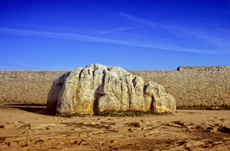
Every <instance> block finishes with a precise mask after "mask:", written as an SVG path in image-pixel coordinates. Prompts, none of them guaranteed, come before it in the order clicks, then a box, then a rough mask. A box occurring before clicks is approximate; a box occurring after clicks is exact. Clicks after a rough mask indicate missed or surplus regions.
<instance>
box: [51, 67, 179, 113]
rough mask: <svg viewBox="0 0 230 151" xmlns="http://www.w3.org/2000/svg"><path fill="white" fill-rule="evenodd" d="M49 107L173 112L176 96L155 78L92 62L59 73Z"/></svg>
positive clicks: (82, 110) (75, 110) (58, 109)
mask: <svg viewBox="0 0 230 151" xmlns="http://www.w3.org/2000/svg"><path fill="white" fill-rule="evenodd" d="M47 108H48V109H56V112H57V113H59V114H74V113H81V114H97V113H99V112H102V111H105V110H116V111H121V110H122V111H127V110H134V111H148V110H150V109H151V110H154V111H156V112H172V113H174V112H175V110H176V101H175V98H174V97H173V96H172V95H170V94H168V93H166V92H165V88H164V87H163V86H161V85H159V84H157V83H155V82H152V81H150V82H148V83H147V84H146V85H145V82H144V80H143V79H142V77H139V76H136V75H132V74H130V73H129V72H127V71H125V70H124V69H122V68H120V67H115V66H104V65H101V64H91V65H88V66H86V67H85V68H82V67H78V68H76V69H74V70H73V71H71V72H70V73H66V74H64V75H61V76H59V77H58V78H56V79H55V80H54V82H53V86H52V87H51V90H50V92H49V94H48V100H47Z"/></svg>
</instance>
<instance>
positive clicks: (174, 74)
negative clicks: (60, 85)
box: [0, 66, 230, 105]
mask: <svg viewBox="0 0 230 151" xmlns="http://www.w3.org/2000/svg"><path fill="white" fill-rule="evenodd" d="M66 72H68V71H0V102H9V103H13V102H18V103H40V104H45V103H46V99H47V95H48V92H49V90H50V88H51V86H52V81H53V80H54V79H55V78H56V77H57V76H58V75H60V74H63V73H66ZM129 72H130V73H132V74H135V75H138V76H141V77H143V79H144V80H145V81H146V82H148V81H155V82H156V83H159V84H161V85H163V86H164V87H165V88H166V91H167V92H169V93H170V94H172V95H173V96H174V97H175V98H176V100H177V105H202V104H206V105H213V104H216V105H222V104H230V66H210V67H178V69H177V70H129Z"/></svg>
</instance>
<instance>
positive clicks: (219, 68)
mask: <svg viewBox="0 0 230 151" xmlns="http://www.w3.org/2000/svg"><path fill="white" fill-rule="evenodd" d="M177 70H178V71H184V70H185V71H186V70H192V71H229V70H230V66H227V65H226V66H180V67H178V68H177Z"/></svg>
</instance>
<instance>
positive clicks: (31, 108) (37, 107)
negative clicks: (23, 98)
mask: <svg viewBox="0 0 230 151" xmlns="http://www.w3.org/2000/svg"><path fill="white" fill-rule="evenodd" d="M10 108H13V109H19V110H23V111H26V112H31V113H35V114H41V115H50V116H53V115H56V112H55V111H53V110H48V109H47V107H46V104H4V105H0V109H10Z"/></svg>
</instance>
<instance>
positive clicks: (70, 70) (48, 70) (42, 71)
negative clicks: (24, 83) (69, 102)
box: [0, 70, 72, 72]
mask: <svg viewBox="0 0 230 151" xmlns="http://www.w3.org/2000/svg"><path fill="white" fill-rule="evenodd" d="M68 71H72V70H0V72H68Z"/></svg>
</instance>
